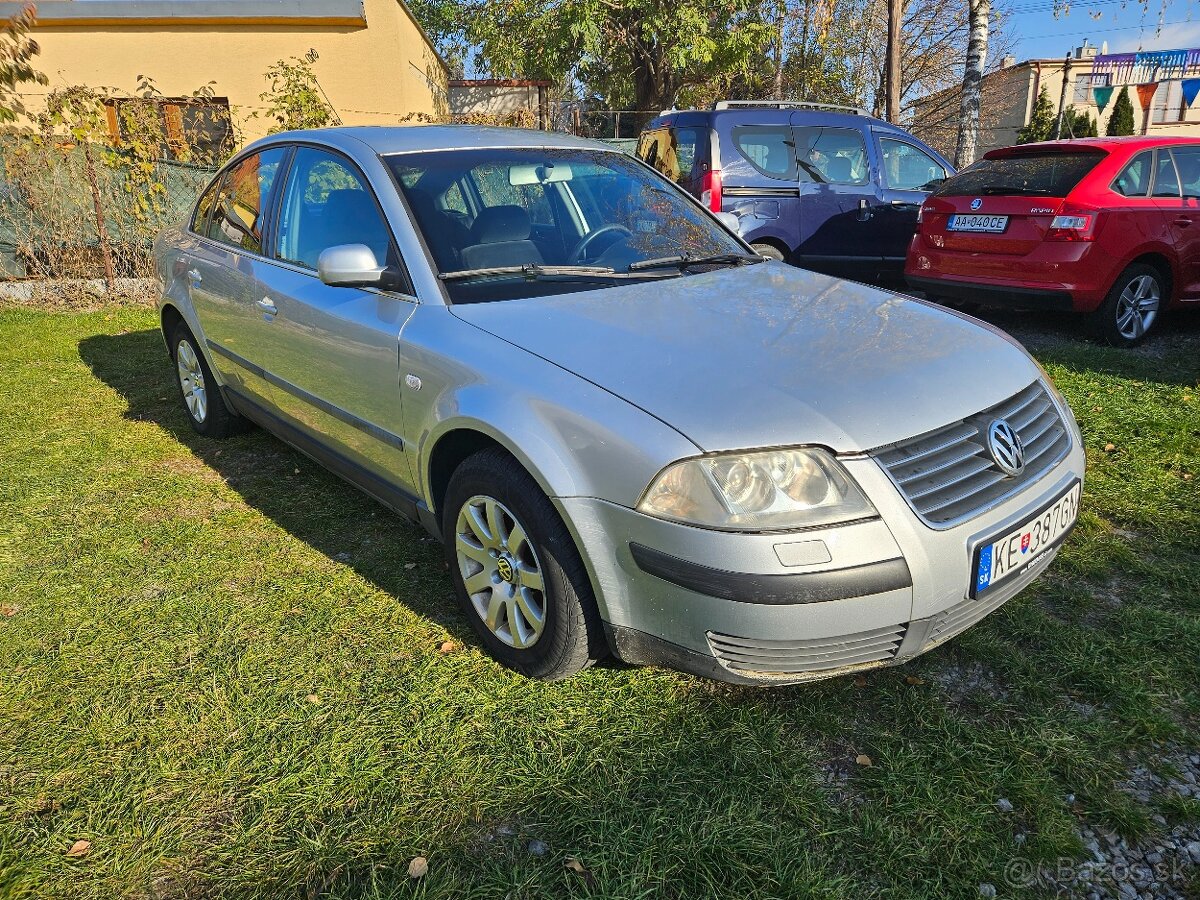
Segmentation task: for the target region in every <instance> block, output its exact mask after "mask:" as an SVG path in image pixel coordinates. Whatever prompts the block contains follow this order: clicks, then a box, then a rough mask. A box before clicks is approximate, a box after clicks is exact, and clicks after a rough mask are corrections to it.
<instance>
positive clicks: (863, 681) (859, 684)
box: [854, 675, 867, 687]
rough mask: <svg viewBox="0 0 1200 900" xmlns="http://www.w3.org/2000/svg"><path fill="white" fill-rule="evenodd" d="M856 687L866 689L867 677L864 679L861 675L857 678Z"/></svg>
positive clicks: (855, 680)
mask: <svg viewBox="0 0 1200 900" xmlns="http://www.w3.org/2000/svg"><path fill="white" fill-rule="evenodd" d="M854 686H855V687H866V686H867V679H866V678H865V677H863V676H862V675H859V676H858V677H857V678H855V679H854Z"/></svg>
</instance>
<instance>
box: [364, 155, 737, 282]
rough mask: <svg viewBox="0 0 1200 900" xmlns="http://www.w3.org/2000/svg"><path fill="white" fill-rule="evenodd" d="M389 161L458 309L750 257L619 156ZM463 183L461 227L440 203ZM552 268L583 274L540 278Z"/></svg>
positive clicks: (675, 192) (685, 201) (680, 196)
mask: <svg viewBox="0 0 1200 900" xmlns="http://www.w3.org/2000/svg"><path fill="white" fill-rule="evenodd" d="M385 161H386V162H387V164H388V166H389V167H390V168H391V169H392V172H393V173H394V175H395V177H396V182H397V184H399V185H400V188H401V190H402V191H403V192H404V196H405V199H406V200H407V201H408V205H409V208H410V209H411V210H412V213H413V218H414V220H415V224H416V226H417V228H418V229H419V230H420V232H421V234H422V236H423V237H424V239H425V243H426V245H427V246H428V247H429V250H430V254H431V255H432V256H433V259H434V262H435V264H436V265H437V267H438V269H439V270H440V274H441V276H442V280H443V283H444V284H445V286H446V290H447V293H448V294H449V296H450V299H451V300H452V301H454V302H456V303H473V302H480V301H484V300H503V299H513V298H518V297H529V296H539V295H544V294H549V293H563V292H565V291H567V290H571V291H578V290H588V289H591V288H596V287H606V286H612V285H613V284H614V283H620V281H622V280H625V281H628V280H631V279H632V280H640V279H643V278H653V277H672V276H678V275H680V274H682V273H683V272H684V271H693V269H692V268H691V267H690V265H691V264H690V262H688V261H690V260H695V259H698V258H709V257H712V256H732V257H736V259H734V260H733V262H730V261H729V260H723V261H719V262H713V263H700V264H697V268H698V269H699V268H703V267H704V266H710V267H711V266H712V265H720V264H725V265H728V264H739V263H742V262H753V261H757V260H756V259H755V258H753V257H749V255H748V254H747V252H746V249H745V247H744V246H743V245H742V244H740V243H739V242H738V241H737V240H736V239H735V238H734V237H733V236H732V235H730V234H729V233H727V232H726V231H724V230H723V229H721V228H720V227H719V226H718V225H717V224H716V223H715V222H713V221H712V220H711V219H710V218H709V217H708V216H707V215H706V214H705V213H704V211H703V210H702V209H700V208H699V207H698V206H697V204H696V202H695V201H694V200H692V199H691V198H690V197H688V196H687V195H685V194H684V193H682V192H681V191H680V190H679V189H677V188H675V187H673V186H671V185H670V184H668V183H667V182H665V181H664V180H663V179H661V178H659V177H658V176H656V175H654V174H653V173H652V172H649V171H647V170H646V168H645V167H644V166H642V165H641V164H639V163H638V162H637V161H636V160H634V159H631V158H629V157H627V156H625V155H624V154H620V153H603V152H596V151H591V150H573V149H517V150H443V151H437V152H430V153H411V154H397V155H395V156H389V157H385ZM461 183H465V184H467V185H470V186H473V187H472V189H471V190H472V193H473V194H475V195H476V197H477V199H478V200H479V202H480V203H481V204H482V205H481V207H480V208H479V209H478V210H477V211H475V212H474V213H473V216H472V218H471V219H470V220H469V221H466V222H461V221H460V220H459V219H458V217H457V216H454V215H452V213H451V211H450V210H449V209H448V208H447V204H446V203H445V200H444V199H443V198H444V197H445V196H446V194H447V192H448V191H452V189H453V188H452V187H451V186H453V185H456V184H461ZM527 197H536V198H537V202H536V203H534V204H531V205H530V204H526V203H525V198H527ZM543 216H544V217H545V221H544V222H542V221H539V220H541V219H542V218H543ZM681 262H684V263H685V264H684V265H683V266H682V267H681V265H680V263H681ZM554 267H558V268H562V267H572V268H575V269H578V268H579V267H585V269H586V271H582V272H580V271H574V272H566V273H563V272H559V273H552V272H544V271H542V270H546V269H552V268H554ZM543 275H545V276H546V277H543Z"/></svg>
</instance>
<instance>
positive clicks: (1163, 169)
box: [1152, 149, 1179, 197]
mask: <svg viewBox="0 0 1200 900" xmlns="http://www.w3.org/2000/svg"><path fill="white" fill-rule="evenodd" d="M1152 196H1154V197H1178V196H1179V176H1178V175H1177V174H1176V173H1175V161H1174V160H1172V159H1171V153H1170V151H1168V150H1165V149H1164V150H1159V151H1158V158H1157V159H1156V160H1155V161H1154V193H1153V194H1152Z"/></svg>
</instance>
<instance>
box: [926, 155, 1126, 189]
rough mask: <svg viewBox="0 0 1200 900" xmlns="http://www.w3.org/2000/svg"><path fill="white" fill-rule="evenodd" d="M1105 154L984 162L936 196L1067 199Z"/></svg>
mask: <svg viewBox="0 0 1200 900" xmlns="http://www.w3.org/2000/svg"><path fill="white" fill-rule="evenodd" d="M1102 159H1104V154H1103V153H1086V152H1085V153H1062V152H1051V153H1021V154H1015V155H1013V156H1002V157H1000V158H998V159H981V160H979V162H977V163H975V164H974V165H972V166H968V167H967V168H966V169H963V170H962V171H961V172H959V173H958V174H957V175H952V176H951V177H950V178H949V179H948V180H947V181H946V182H945V183H944V184H943V185H942V186H941V187H939V188H938V189H937V190H936V191H934V192H933V195H934V196H935V197H962V196H964V195H967V194H974V195H979V194H983V195H991V194H1001V195H1004V194H1007V195H1009V196H1014V195H1015V196H1035V197H1065V196H1067V194H1069V193H1071V191H1072V190H1073V189H1074V188H1075V185H1077V184H1079V182H1080V181H1082V180H1083V176H1084V175H1086V174H1087V173H1088V172H1090V171H1092V169H1094V168H1095V167H1096V165H1097V164H1098V163H1099V162H1100V160H1102Z"/></svg>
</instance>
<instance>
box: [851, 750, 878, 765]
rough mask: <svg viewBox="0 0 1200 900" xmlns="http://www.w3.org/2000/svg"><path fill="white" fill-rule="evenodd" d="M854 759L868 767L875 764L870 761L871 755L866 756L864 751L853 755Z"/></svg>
mask: <svg viewBox="0 0 1200 900" xmlns="http://www.w3.org/2000/svg"><path fill="white" fill-rule="evenodd" d="M854 761H855V763H857V764H858V765H860V766H867V767H870V766H873V765H875V763H873V762H871V757H869V756H867V754H865V753H860V754H858V756H856V757H854Z"/></svg>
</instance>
